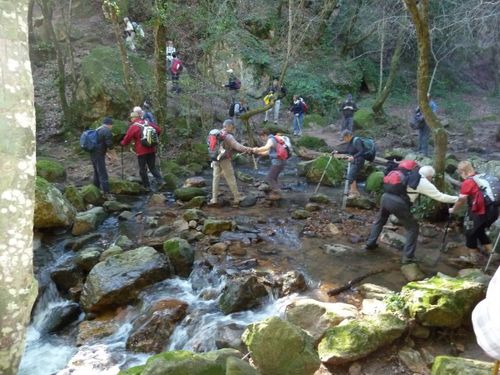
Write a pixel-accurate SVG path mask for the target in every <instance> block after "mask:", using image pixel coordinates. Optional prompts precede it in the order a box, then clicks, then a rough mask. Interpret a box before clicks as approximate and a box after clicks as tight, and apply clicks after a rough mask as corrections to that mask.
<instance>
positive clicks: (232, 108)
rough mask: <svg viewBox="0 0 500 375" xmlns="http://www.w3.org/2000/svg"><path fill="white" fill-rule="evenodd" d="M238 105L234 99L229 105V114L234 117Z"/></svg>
mask: <svg viewBox="0 0 500 375" xmlns="http://www.w3.org/2000/svg"><path fill="white" fill-rule="evenodd" d="M235 107H236V102H235V101H233V102H232V103H231V105H230V106H229V116H230V117H233V116H234V108H235Z"/></svg>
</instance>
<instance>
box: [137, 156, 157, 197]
mask: <svg viewBox="0 0 500 375" xmlns="http://www.w3.org/2000/svg"><path fill="white" fill-rule="evenodd" d="M137 161H138V163H139V174H140V175H141V180H142V185H143V186H144V187H145V188H146V189H149V188H150V185H149V177H148V169H149V171H150V172H151V174H152V175H153V176H154V177H155V179H156V181H157V182H158V183H159V184H162V183H163V177H162V176H161V174H160V171H159V170H158V168H157V167H156V153H154V152H152V153H150V154H145V155H139V156H137Z"/></svg>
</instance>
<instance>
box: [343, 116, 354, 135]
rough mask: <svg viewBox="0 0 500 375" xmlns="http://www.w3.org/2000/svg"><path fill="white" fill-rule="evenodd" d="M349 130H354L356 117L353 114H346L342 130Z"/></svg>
mask: <svg viewBox="0 0 500 375" xmlns="http://www.w3.org/2000/svg"><path fill="white" fill-rule="evenodd" d="M344 130H349V131H350V132H351V133H352V132H353V131H354V118H353V117H352V116H344V122H343V123H342V128H341V129H340V131H344Z"/></svg>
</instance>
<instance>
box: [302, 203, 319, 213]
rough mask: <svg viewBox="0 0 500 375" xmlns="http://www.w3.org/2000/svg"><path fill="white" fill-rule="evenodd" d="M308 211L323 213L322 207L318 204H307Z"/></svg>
mask: <svg viewBox="0 0 500 375" xmlns="http://www.w3.org/2000/svg"><path fill="white" fill-rule="evenodd" d="M305 209H306V211H309V212H317V211H321V206H320V205H319V204H317V203H307V204H306V206H305Z"/></svg>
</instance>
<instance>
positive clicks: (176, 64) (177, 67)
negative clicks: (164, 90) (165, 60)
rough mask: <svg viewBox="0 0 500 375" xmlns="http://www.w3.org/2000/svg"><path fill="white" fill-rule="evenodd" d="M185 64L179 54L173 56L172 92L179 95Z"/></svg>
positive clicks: (171, 70)
mask: <svg viewBox="0 0 500 375" xmlns="http://www.w3.org/2000/svg"><path fill="white" fill-rule="evenodd" d="M182 69H183V64H182V61H181V59H180V58H179V57H178V54H177V52H174V53H173V54H172V65H171V66H170V76H171V77H172V92H176V93H177V94H179V93H180V92H181V88H180V87H179V76H180V74H181V72H182Z"/></svg>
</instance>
